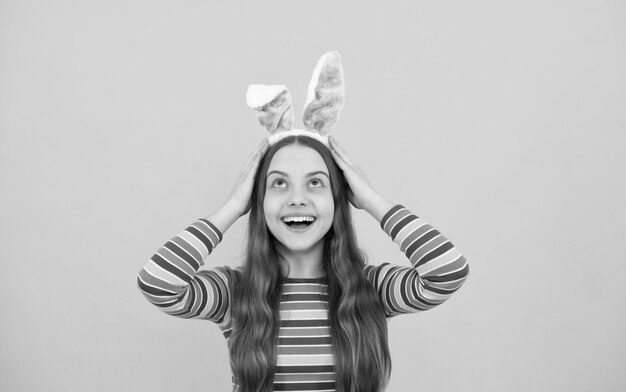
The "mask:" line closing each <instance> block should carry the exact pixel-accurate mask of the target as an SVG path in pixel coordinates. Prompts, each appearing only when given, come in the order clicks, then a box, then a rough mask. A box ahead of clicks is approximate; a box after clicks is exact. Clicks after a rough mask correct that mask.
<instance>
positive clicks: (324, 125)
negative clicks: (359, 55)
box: [304, 52, 344, 135]
mask: <svg viewBox="0 0 626 392" xmlns="http://www.w3.org/2000/svg"><path fill="white" fill-rule="evenodd" d="M306 101H307V103H306V105H305V106H304V125H305V127H306V128H307V129H308V130H316V131H317V132H319V133H320V134H321V135H326V134H327V133H328V132H330V130H331V129H332V128H333V126H334V125H335V124H336V123H337V121H338V120H339V112H340V111H341V108H343V102H344V81H343V68H342V67H341V59H340V58H339V53H338V52H329V53H326V54H324V55H323V56H322V57H321V58H320V59H319V61H318V62H317V66H316V67H315V70H314V71H313V76H312V77H311V81H310V82H309V90H308V93H307V100H306Z"/></svg>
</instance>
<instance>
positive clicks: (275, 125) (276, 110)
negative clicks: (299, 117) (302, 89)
mask: <svg viewBox="0 0 626 392" xmlns="http://www.w3.org/2000/svg"><path fill="white" fill-rule="evenodd" d="M246 101H247V103H248V106H249V107H251V108H252V109H254V110H257V111H259V112H260V113H259V116H258V119H259V122H260V123H261V125H263V126H264V127H265V128H267V130H268V131H269V133H271V134H272V135H273V134H275V133H278V132H283V131H289V130H291V128H292V127H293V109H292V107H291V95H289V90H287V87H285V86H283V85H277V86H266V85H263V84H251V85H250V86H248V92H247V93H246Z"/></svg>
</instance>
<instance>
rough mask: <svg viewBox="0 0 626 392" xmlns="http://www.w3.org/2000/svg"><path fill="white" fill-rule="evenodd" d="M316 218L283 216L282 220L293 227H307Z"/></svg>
mask: <svg viewBox="0 0 626 392" xmlns="http://www.w3.org/2000/svg"><path fill="white" fill-rule="evenodd" d="M315 220H316V218H315V217H314V216H285V217H283V218H282V221H283V222H284V223H285V224H286V225H287V226H289V227H291V228H293V229H304V228H307V227H309V226H310V225H311V224H312V223H313V222H315Z"/></svg>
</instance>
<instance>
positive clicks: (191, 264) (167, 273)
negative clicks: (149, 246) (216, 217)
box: [137, 219, 233, 323]
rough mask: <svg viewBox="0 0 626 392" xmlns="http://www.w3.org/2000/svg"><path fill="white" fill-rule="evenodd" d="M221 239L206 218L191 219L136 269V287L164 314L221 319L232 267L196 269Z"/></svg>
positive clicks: (224, 312) (220, 234)
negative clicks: (191, 221) (180, 230)
mask: <svg viewBox="0 0 626 392" xmlns="http://www.w3.org/2000/svg"><path fill="white" fill-rule="evenodd" d="M221 240H222V233H221V232H220V231H219V230H218V229H217V227H215V225H213V224H212V223H211V222H209V221H208V220H206V219H198V220H197V221H195V222H193V223H192V224H191V225H190V226H189V227H187V228H186V229H185V230H183V231H182V232H180V233H179V234H178V235H176V236H175V237H174V238H172V239H171V240H169V241H167V242H166V243H165V244H164V245H163V246H161V247H160V248H159V249H158V250H157V251H156V253H155V254H154V255H153V256H152V257H151V258H150V260H148V262H147V263H146V264H145V265H144V267H143V268H142V269H141V271H139V274H138V276H137V286H138V287H139V290H140V291H141V292H142V293H143V295H144V296H145V297H146V298H147V299H148V301H150V302H151V303H152V304H154V305H155V306H156V307H157V308H159V309H161V310H162V311H163V312H165V313H167V314H170V315H173V316H177V317H182V318H198V319H206V320H211V321H214V322H216V323H222V322H224V321H225V320H224V316H225V315H226V314H227V313H228V312H227V311H228V306H229V299H230V295H229V294H230V293H229V285H228V282H229V281H230V279H231V278H232V276H231V275H232V273H233V270H231V269H230V268H227V267H217V268H214V269H212V270H208V271H198V270H199V269H200V267H201V266H203V265H204V262H205V259H206V258H207V257H208V256H209V255H210V254H211V252H212V251H213V249H214V248H215V247H216V246H217V244H219V242H220V241H221Z"/></svg>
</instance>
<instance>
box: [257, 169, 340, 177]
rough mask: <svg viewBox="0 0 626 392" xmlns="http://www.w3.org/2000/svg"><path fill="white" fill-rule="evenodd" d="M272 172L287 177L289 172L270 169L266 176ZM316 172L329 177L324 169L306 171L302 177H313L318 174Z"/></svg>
mask: <svg viewBox="0 0 626 392" xmlns="http://www.w3.org/2000/svg"><path fill="white" fill-rule="evenodd" d="M272 174H278V175H279V176H283V177H287V178H288V177H289V174H287V173H285V172H284V171H280V170H272V171H271V172H269V173H267V177H269V176H270V175H272ZM318 174H323V175H325V176H326V177H328V178H330V176H329V175H328V173H326V172H324V171H321V170H317V171H314V172H310V173H307V174H305V176H304V177H305V178H309V177H313V176H315V175H318Z"/></svg>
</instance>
